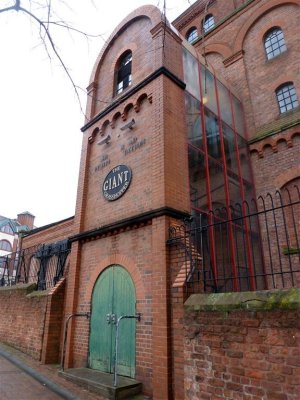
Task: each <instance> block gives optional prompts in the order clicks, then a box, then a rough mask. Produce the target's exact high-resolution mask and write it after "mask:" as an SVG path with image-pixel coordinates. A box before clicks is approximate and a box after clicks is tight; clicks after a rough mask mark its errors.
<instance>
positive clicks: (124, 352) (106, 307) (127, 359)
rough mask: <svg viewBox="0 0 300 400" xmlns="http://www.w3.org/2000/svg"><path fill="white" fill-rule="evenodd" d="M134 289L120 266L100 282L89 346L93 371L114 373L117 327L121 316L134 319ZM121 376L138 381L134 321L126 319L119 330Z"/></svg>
mask: <svg viewBox="0 0 300 400" xmlns="http://www.w3.org/2000/svg"><path fill="white" fill-rule="evenodd" d="M135 303H136V300H135V288H134V284H133V282H132V279H131V277H130V275H129V273H128V272H127V271H126V270H125V268H123V267H121V266H119V265H113V266H111V267H109V268H107V269H106V270H105V271H104V272H103V273H102V274H101V275H100V276H99V278H98V280H97V282H96V284H95V287H94V290H93V296H92V315H91V331H90V346H89V365H90V368H93V369H98V370H100V371H103V372H108V373H113V368H114V365H113V363H114V352H115V335H116V325H115V323H114V322H113V321H112V320H111V318H110V316H112V315H114V316H115V321H116V320H117V318H119V317H120V316H121V315H135ZM118 374H119V375H124V376H129V377H131V378H134V377H135V319H123V320H122V321H121V322H120V328H119V344H118Z"/></svg>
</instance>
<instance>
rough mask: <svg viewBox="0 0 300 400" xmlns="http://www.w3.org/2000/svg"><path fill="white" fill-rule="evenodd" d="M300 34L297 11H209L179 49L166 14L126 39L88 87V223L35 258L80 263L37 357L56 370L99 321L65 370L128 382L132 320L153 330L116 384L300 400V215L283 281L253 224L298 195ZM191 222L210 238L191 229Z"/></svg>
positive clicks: (55, 233) (261, 3)
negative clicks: (259, 199)
mask: <svg viewBox="0 0 300 400" xmlns="http://www.w3.org/2000/svg"><path fill="white" fill-rule="evenodd" d="M299 18H300V8H299V0H293V1H278V0H253V1H238V0H232V1H228V0H226V1H225V0H215V1H201V0H199V1H197V2H195V3H194V4H193V5H192V6H191V7H190V8H189V9H187V10H186V12H184V13H183V14H182V15H181V16H179V17H178V18H177V19H176V20H175V21H174V23H173V24H174V26H175V28H176V29H177V30H178V31H179V33H178V32H176V31H175V30H174V29H173V28H172V27H171V25H169V23H168V22H167V21H165V19H164V17H163V16H162V15H161V13H160V11H159V10H158V9H157V8H155V7H152V6H145V7H141V8H139V9H137V10H136V11H134V12H132V13H131V14H130V15H129V16H128V17H127V18H126V19H125V20H123V21H122V22H121V23H120V25H118V26H117V27H116V29H115V30H114V32H113V33H112V35H111V36H110V38H109V40H108V41H107V43H106V44H105V46H104V47H103V49H102V51H101V53H100V54H99V57H98V59H97V60H96V63H95V67H94V69H93V71H92V75H91V79H90V84H89V86H88V105H87V113H86V114H87V119H86V121H85V125H84V126H83V128H82V132H83V144H82V153H81V162H80V173H79V183H78V193H77V205H76V212H75V216H74V218H71V219H68V220H65V221H63V222H61V223H57V224H52V225H51V226H48V227H45V228H41V229H38V230H35V231H32V232H31V234H29V235H28V236H27V237H26V238H25V239H24V242H23V247H24V248H32V247H34V246H37V245H39V244H40V243H43V244H45V245H46V249H47V251H48V253H47V254H48V256H49V257H50V256H51V257H56V260H58V259H59V256H58V253H57V252H56V250H55V249H56V247H55V246H54V245H55V244H57V243H59V246H61V243H62V241H63V240H65V239H68V243H69V246H71V250H70V254H69V256H68V258H66V257H65V258H63V262H61V265H62V264H63V265H64V267H65V270H64V278H62V279H61V280H60V282H59V284H58V285H56V287H54V288H53V289H51V291H48V292H47V296H48V297H47V300H45V302H43V303H42V304H41V307H42V309H43V310H44V311H45V315H46V319H45V321H42V317H41V318H40V319H39V320H38V321H41V322H40V324H44V330H43V332H44V333H43V335H42V336H41V338H40V342H39V344H36V345H35V346H36V348H37V347H38V350H37V351H35V352H32V351H31V354H33V355H34V356H35V357H38V358H40V359H42V360H43V361H44V362H53V361H57V359H58V357H59V354H61V352H62V348H63V342H64V340H63V336H62V334H63V332H62V327H63V321H65V320H66V318H67V317H68V316H69V315H72V314H73V315H74V314H86V313H90V318H89V319H87V318H76V317H74V318H73V319H72V320H71V322H70V326H69V331H68V337H67V341H66V354H65V360H64V361H65V367H67V368H71V367H73V368H82V367H89V368H92V369H95V370H100V371H103V372H106V373H113V367H114V351H115V347H114V346H115V344H114V339H115V322H116V319H117V318H119V317H120V316H122V315H130V316H135V315H137V314H141V320H140V321H135V320H134V319H124V320H123V321H122V322H121V323H120V329H121V330H120V337H119V340H120V342H119V349H120V354H119V364H118V372H119V373H120V375H124V376H129V377H131V378H135V379H136V380H138V381H140V382H142V384H143V392H144V393H145V394H146V395H149V396H151V397H152V398H153V399H157V400H158V399H162V400H166V399H178V400H179V399H184V398H187V399H196V398H197V399H198V398H199V399H225V398H226V399H253V400H255V399H259V398H260V399H262V398H266V399H294V400H295V399H296V398H298V397H297V396H298V394H299V393H298V392H297V390H298V389H299V387H298V386H297V385H296V384H295V385H294V386H293V382H294V383H295V382H296V378H297V376H298V377H299V364H297V362H296V357H297V354H298V356H299V340H298V341H297V338H298V339H299V327H297V324H298V322H296V321H297V318H298V317H297V316H298V315H299V312H298V311H295V310H294V308H297V307H298V306H297V304H298V303H299V292H298V291H297V290H296V291H295V292H292V296H295V297H293V298H292V300H291V292H290V291H288V292H284V291H283V292H282V291H280V290H279V289H281V288H290V287H299V275H297V274H299V260H298V258H297V257H298V254H299V243H298V237H299V232H298V229H299V225H298V222H297V221H295V215H296V213H295V211H293V212H290V211H288V212H289V213H288V214H286V215H285V218H284V220H285V225H280V227H279V228H278V229H277V225H276V231H275V233H276V236H277V238H278V237H280V240H281V235H282V234H284V233H285V235H286V237H287V241H286V243H287V244H286V247H285V248H284V249H283V242H280V255H279V260H280V265H279V266H277V264H276V265H274V263H273V260H274V257H273V258H270V259H271V263H270V262H269V261H265V260H264V256H265V254H266V253H267V252H268V250H269V253H270V254H272V255H273V250H274V249H275V250H276V245H271V246H270V245H269V247H263V245H262V244H261V243H264V238H265V237H267V238H269V237H271V236H272V232H273V231H272V232H271V233H270V232H269V230H268V229H269V228H270V226H272V229H274V224H273V225H272V224H271V225H270V223H269V225H268V224H267V222H266V221H267V217H265V220H264V221H263V222H265V224H264V225H263V224H262V220H261V218H260V217H258V216H257V213H254V214H251V216H249V215H248V216H247V217H245V214H247V212H249V213H250V210H249V209H247V207H250V204H252V203H251V198H253V197H255V195H256V193H257V194H265V195H266V194H267V193H268V192H274V191H275V190H276V189H279V190H281V191H282V190H283V189H284V188H286V187H288V188H290V192H288V193H294V192H292V187H293V185H294V184H296V183H297V182H299V176H300V170H299V168H300V167H299V138H300V127H299V115H300V114H299V103H298V98H299V96H300V78H299V50H300V49H299V46H300V42H299V29H300V26H299V24H298V21H299ZM185 38H186V39H188V41H189V42H191V43H190V44H189V43H188V41H187V40H185ZM244 116H245V117H244ZM250 158H251V160H250ZM251 165H252V167H251ZM282 193H283V192H282ZM295 193H296V192H295ZM292 195H293V196H294V194H292ZM282 196H284V195H283V194H282ZM293 202H295V205H294V209H296V211H297V210H298V211H299V199H298V202H297V198H296V195H295V198H294V197H293ZM237 203H238V204H240V205H239V206H237V205H236V204H237ZM290 203H292V201H291V199H290V201H289V205H290ZM282 209H283V208H282V207H281V208H280V210H282ZM294 209H293V210H294ZM215 210H218V211H215ZM256 211H258V210H257V209H256ZM265 211H266V210H265ZM271 211H272V212H273V214H272V215H274V213H275V211H274V210H273V209H272V210H271ZM276 212H277V211H276ZM262 215H266V213H265V214H262ZM191 217H192V218H193V222H192V224H195V225H194V226H196V230H192V229H187V228H186V226H187V224H186V225H181V224H182V220H184V219H186V220H187V219H188V220H189V219H191ZM237 221H242V222H237ZM181 227H183V228H182V229H183V231H182V232H183V234H182V232H181V231H180V229H181ZM284 227H287V228H286V229H285V231H283V229H284ZM204 228H205V229H204ZM170 229H171V236H170ZM266 231H268V232H267V234H266ZM172 232H175V234H174V235H173V236H172ZM178 232H181V233H180V234H178ZM197 232H198V233H199V232H200V233H201V234H200V235H198V233H197ZM275 233H274V235H275ZM197 235H198V236H197ZM278 240H279V239H278ZM278 240H277V243H278ZM53 244H54V245H53ZM50 245H51V246H52V247H49V246H50ZM47 246H48V247H47ZM277 247H278V246H277ZM44 249H45V248H44ZM53 249H54V250H53ZM275 250H274V251H275ZM282 252H283V253H282ZM284 252H285V253H284ZM284 256H285V257H286V258H284ZM36 257H37V256H36ZM275 257H276V259H278V254H277V255H275ZM37 258H38V259H40V260H42V258H41V256H38V257H37ZM47 262H48V261H47ZM47 262H45V263H44V264H43V265H44V267H43V268H46V266H47ZM41 265H42V262H41ZM57 265H59V262H58V263H57ZM24 271H25V269H24ZM21 275H22V274H21ZM22 276H23V277H25V276H24V275H22ZM57 276H59V277H61V275H59V274H57V275H56V277H57ZM274 276H275V277H276V278H273V277H274ZM278 276H279V278H277V277H278ZM280 279H281V281H280ZM297 279H298V281H297ZM25 281H26V279H25ZM266 289H278V291H277V292H276V293H275V294H274V296H275V297H276V296H279V298H280V299H281V300H282V298H284V299H285V300H282V301H283V303H284V301H286V302H287V304H289V305H290V306H289V307H288V309H289V310H288V311H282V310H283V308H284V307H283V306H282V307H281V306H280V304H283V303H280V302H281V300H278V301H277V300H276V301H275V300H274V303H272V304H271V305H269V297H268V296H270V292H268V291H267V290H266ZM250 290H252V291H257V290H261V292H255V295H252V294H251V293H250V292H248V291H250ZM244 291H246V292H247V293H248V294H247V296H250V297H247V298H244V297H234V298H233V300H230V301H231V302H230V305H228V304H227V305H226V306H225V305H224V303H222V301H224V298H223V297H222V294H220V297H216V296H218V295H215V294H213V295H212V296H213V297H210V296H211V295H210V293H215V292H240V293H241V292H244ZM192 293H207V294H202V295H201V294H200V296H207V297H205V298H203V297H201V298H199V297H193V296H192V297H189V296H190V294H192ZM249 293H250V294H249ZM264 293H265V294H264ZM295 293H296V294H295ZM227 294H229V295H230V293H227ZM0 295H1V293H0ZM196 296H197V295H196ZM245 296H246V295H245ZM251 296H252V297H251ZM253 296H254V297H253ZM264 296H265V297H264ZM297 296H298V297H297ZM258 297H259V299H261V300H260V301H261V302H262V303H266V304H268V307H270V308H267V309H268V310H272V311H266V309H259V311H257V309H258V308H259V307H258V306H257V304H256V303H257V302H258V301H257V298H258ZM203 299H204V300H203ZM227 299H228V297H227ZM230 299H231V298H230ZM272 299H273V297H272ZM276 299H277V297H276ZM185 300H187V303H186V304H187V305H186V307H189V308H184V307H183V302H184V301H185ZM255 300H256V303H255V304H252V303H253V302H255ZM15 301H19V300H15ZM30 301H31V302H32V301H33V300H32V297H30ZM201 301H202V302H203V301H204V304H202V303H201ZM211 301H212V302H213V304H211V303H210V302H211ZM218 301H220V302H221V303H220V307H219V308H218V305H215V304H217V303H218ZM195 302H196V303H195ZM251 302H252V303H251ZM244 304H247V309H248V306H249V310H250V311H245V310H244V308H245V307H244ZM295 304H296V306H295ZM24 307H25V306H24ZM28 307H29V308H30V307H31V303H28ZM214 307H215V308H214ZM224 307H225V308H224ZM277 307H279V308H280V307H281V308H280V311H278V310H277ZM235 308H237V309H238V310H239V311H238V312H233V311H232V310H233V309H235ZM199 310H200V311H203V310H204V311H205V312H202V313H199ZM211 310H214V312H211ZM224 310H225V313H226V315H225V314H224ZM231 312H232V313H231ZM230 313H231V314H230ZM229 314H230V318H228V317H227V316H228V315H229ZM278 318H279V319H280V320H282V321H285V322H284V323H283V325H282V326H280V327H278V322H277V321H278ZM37 324H39V322H37ZM264 324H265V325H264ZM0 329H2V328H1V326H0ZM122 330H123V331H122ZM287 334H288V335H290V336H289V337H292V338H293V339H290V341H289V342H287V341H285V339H284V338H285V336H286V335H287ZM257 337H260V338H261V337H264V338H265V341H266V345H265V348H264V351H263V349H262V348H260V347H262V346H260V345H262V341H260V342H259V341H257V339H256V338H257ZM274 337H276V338H277V339H278V340H277V341H276V340H271V338H274ZM27 339H28V342H30V335H29V337H28V338H27ZM27 339H26V340H27ZM24 341H25V339H24ZM12 342H13V344H14V345H16V342H17V341H16V340H14V341H13V340H12ZM26 346H27V345H26ZM26 346H25V345H22V346H20V347H21V348H22V349H24V350H25V351H26ZM278 346H280V350H282V348H283V347H284V348H285V349H286V352H284V351H282V352H280V353H279V354H280V361H278V360H279V358H277V359H276V360H275V358H276V354H277V353H276V351H278V352H279V350H278ZM27 351H28V350H27ZM253 354H254V355H255V356H254V357H253ZM272 357H273V358H272ZM278 357H279V356H278ZM262 359H263V362H260V361H261V360H262ZM237 360H239V361H237ZM237 362H238V363H239V366H238V367H237V366H236V364H237ZM280 364H282V365H284V366H285V369H279V365H280ZM274 365H275V367H274ZM276 368H277V369H276ZM253 371H255V372H256V373H254V372H253ZM266 371H267V372H266ZM297 374H298V375H297ZM278 376H280V379H279V378H278ZM276 377H277V378H278V382H280V383H276V384H275V383H274V382H275V381H276V380H277V378H276ZM272 384H273V386H272ZM263 396H265V397H263Z"/></svg>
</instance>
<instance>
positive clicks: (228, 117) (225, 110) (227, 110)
mask: <svg viewBox="0 0 300 400" xmlns="http://www.w3.org/2000/svg"><path fill="white" fill-rule="evenodd" d="M217 89H218V97H219V104H220V113H221V118H222V120H223V121H224V122H226V124H228V125H229V126H231V127H233V125H232V111H231V99H230V92H229V90H228V89H227V88H226V87H225V86H224V85H223V84H222V83H221V82H220V81H218V80H217Z"/></svg>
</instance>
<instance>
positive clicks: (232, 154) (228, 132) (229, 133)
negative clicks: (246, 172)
mask: <svg viewBox="0 0 300 400" xmlns="http://www.w3.org/2000/svg"><path fill="white" fill-rule="evenodd" d="M222 130H223V138H224V149H225V157H226V165H227V167H228V168H229V169H231V170H232V171H233V172H234V173H236V174H238V163H237V156H236V154H237V152H236V146H235V139H234V133H233V130H232V129H230V128H229V126H227V125H225V124H222Z"/></svg>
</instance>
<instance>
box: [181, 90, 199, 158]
mask: <svg viewBox="0 0 300 400" xmlns="http://www.w3.org/2000/svg"><path fill="white" fill-rule="evenodd" d="M185 108H186V116H187V130H188V140H189V142H190V143H191V144H193V145H194V146H197V147H199V148H201V149H202V150H203V133H202V123H201V112H200V101H199V100H197V99H195V97H192V96H191V95H189V94H188V93H186V96H185Z"/></svg>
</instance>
